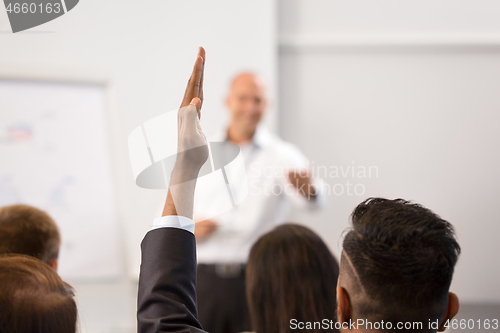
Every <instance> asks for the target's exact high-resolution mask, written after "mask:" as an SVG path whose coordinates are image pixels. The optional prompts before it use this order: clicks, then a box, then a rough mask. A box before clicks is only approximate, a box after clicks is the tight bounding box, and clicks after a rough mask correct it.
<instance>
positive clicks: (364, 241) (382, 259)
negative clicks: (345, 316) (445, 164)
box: [339, 198, 460, 328]
mask: <svg viewBox="0 0 500 333" xmlns="http://www.w3.org/2000/svg"><path fill="white" fill-rule="evenodd" d="M459 254H460V246H459V245H458V243H457V241H456V238H455V234H454V229H453V226H452V225H451V224H450V223H449V222H447V221H445V220H443V219H442V218H440V217H439V216H438V215H436V214H435V213H433V212H432V211H431V210H429V209H427V208H425V207H423V206H421V205H419V204H416V203H411V202H408V201H406V200H403V199H395V200H388V199H382V198H370V199H367V200H365V201H364V202H362V203H361V204H359V205H358V206H357V207H356V208H355V209H354V211H353V213H352V229H351V230H350V231H349V232H348V233H347V234H346V236H345V238H344V242H343V253H342V257H341V274H340V280H339V285H340V286H341V287H344V288H345V289H346V291H347V293H348V294H349V298H350V299H351V302H352V303H353V304H352V307H353V312H355V313H354V316H356V317H358V318H367V319H371V320H385V321H391V322H397V321H402V322H404V321H417V320H420V321H422V322H424V327H423V328H426V327H425V326H426V324H427V323H428V320H429V319H430V320H436V319H438V320H441V319H443V317H444V315H445V313H446V311H447V308H448V295H449V287H450V283H451V280H452V277H453V270H454V267H455V264H456V262H457V260H458V256H459Z"/></svg>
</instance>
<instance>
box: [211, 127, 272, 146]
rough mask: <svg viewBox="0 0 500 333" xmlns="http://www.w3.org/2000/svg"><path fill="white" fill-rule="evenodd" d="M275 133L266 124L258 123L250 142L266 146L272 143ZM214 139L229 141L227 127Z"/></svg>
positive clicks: (213, 139)
mask: <svg viewBox="0 0 500 333" xmlns="http://www.w3.org/2000/svg"><path fill="white" fill-rule="evenodd" d="M274 137H275V135H274V134H273V133H271V132H270V131H269V130H268V129H267V128H266V127H265V126H264V125H258V126H257V129H256V130H255V134H254V135H253V138H252V140H251V141H250V142H249V144H251V145H255V146H257V147H259V148H266V147H268V146H270V145H272V143H273V141H274ZM211 139H212V141H218V142H220V141H228V138H227V128H226V130H223V131H220V132H218V133H217V134H216V135H214V136H213V137H212V138H211Z"/></svg>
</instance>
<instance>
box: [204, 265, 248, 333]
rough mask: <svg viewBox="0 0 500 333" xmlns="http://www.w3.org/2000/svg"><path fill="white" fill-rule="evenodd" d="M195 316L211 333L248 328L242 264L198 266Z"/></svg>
mask: <svg viewBox="0 0 500 333" xmlns="http://www.w3.org/2000/svg"><path fill="white" fill-rule="evenodd" d="M196 293H197V298H198V320H199V322H200V323H201V325H202V327H203V329H204V330H205V331H207V332H210V333H237V332H243V331H251V325H250V316H249V314H248V306H247V301H246V296H245V267H244V265H241V266H240V265H204V264H199V265H198V270H197V282H196Z"/></svg>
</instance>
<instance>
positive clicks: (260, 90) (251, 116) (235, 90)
mask: <svg viewBox="0 0 500 333" xmlns="http://www.w3.org/2000/svg"><path fill="white" fill-rule="evenodd" d="M265 90H266V89H265V86H264V83H263V81H262V79H261V78H260V77H259V76H257V75H256V74H254V73H251V72H244V73H240V74H238V75H236V76H235V77H234V79H233V80H232V81H231V86H230V89H229V94H228V97H227V99H226V105H227V108H228V109H229V112H230V114H231V125H230V128H231V130H232V131H234V132H235V134H237V135H243V136H248V135H250V136H251V135H253V133H254V132H255V129H256V128H257V125H258V124H259V122H260V121H261V119H262V116H263V115H264V112H265V110H266V107H267V97H266V91H265Z"/></svg>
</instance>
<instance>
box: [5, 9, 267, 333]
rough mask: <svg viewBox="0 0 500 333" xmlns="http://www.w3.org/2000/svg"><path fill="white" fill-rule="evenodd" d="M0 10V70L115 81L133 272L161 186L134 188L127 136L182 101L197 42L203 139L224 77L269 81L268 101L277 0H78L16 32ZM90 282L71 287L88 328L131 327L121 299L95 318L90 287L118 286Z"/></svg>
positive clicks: (213, 120)
mask: <svg viewBox="0 0 500 333" xmlns="http://www.w3.org/2000/svg"><path fill="white" fill-rule="evenodd" d="M0 7H1V10H0V73H14V74H15V73H21V74H22V75H23V76H27V77H29V76H30V73H36V74H37V75H41V76H43V75H47V76H51V77H54V76H55V77H63V78H64V77H68V78H71V77H76V78H78V77H84V78H90V79H92V78H98V79H99V80H101V81H102V80H104V81H107V82H108V84H109V85H111V86H112V87H113V91H114V97H113V99H114V102H115V104H116V111H117V112H116V114H110V115H108V117H109V120H110V122H112V123H113V124H114V125H115V126H111V125H110V128H111V127H113V128H115V129H116V131H115V132H114V133H115V134H116V137H115V138H112V139H114V141H112V143H111V144H112V152H113V161H112V162H113V170H114V172H115V175H114V176H115V183H116V192H117V198H118V206H119V207H118V211H119V215H120V223H121V225H122V227H123V228H122V232H123V237H124V253H125V257H126V259H127V260H126V265H127V271H128V273H129V275H130V276H131V277H134V278H135V277H136V276H137V273H138V269H139V262H140V257H139V256H140V248H139V245H140V241H141V240H142V237H143V236H144V234H145V233H146V231H147V230H148V229H149V227H150V226H151V225H152V221H153V218H155V217H157V214H158V213H159V212H160V211H159V210H160V202H161V201H162V200H163V198H164V196H165V192H164V191H152V190H144V189H140V188H138V187H137V186H135V184H134V179H133V176H132V172H131V168H130V161H129V156H128V147H127V136H128V134H129V132H130V131H131V130H132V129H134V128H135V127H137V126H139V125H141V124H142V123H143V122H145V121H146V120H149V119H151V118H153V117H154V116H157V115H159V114H160V113H162V112H166V111H170V110H173V109H175V108H177V107H178V106H179V104H180V102H181V99H182V95H183V92H184V87H185V84H186V83H187V80H188V78H189V75H190V72H191V69H192V65H193V62H194V60H195V57H196V52H197V47H198V46H204V47H205V48H206V51H207V59H206V73H205V86H204V87H205V104H204V108H203V109H204V110H203V112H204V116H203V117H202V124H203V127H204V129H205V131H206V132H207V134H208V135H210V133H212V132H214V131H215V130H217V129H218V128H219V127H221V126H223V125H224V123H225V122H226V120H227V117H226V111H225V108H224V105H223V99H224V97H225V93H226V91H227V87H228V83H229V79H230V78H231V76H232V75H234V74H235V73H236V72H237V71H240V70H248V69H250V70H256V71H258V72H259V73H261V74H262V75H263V76H264V77H265V78H266V79H267V81H268V82H269V86H270V89H271V91H270V94H271V98H272V97H273V96H274V94H275V75H276V73H275V72H276V59H277V47H276V40H275V37H276V35H275V30H276V20H275V17H276V13H275V3H274V2H273V1H267V0H257V1H256V0H252V1H237V2H235V1H229V0H215V1H202V0H192V1H160V0H150V1H141V2H138V1H130V0H128V1H126V0H106V1H99V0H82V1H80V2H79V4H78V5H77V6H76V7H75V8H74V9H73V10H71V11H70V12H69V13H68V14H66V15H64V16H62V17H60V18H58V19H56V20H54V21H51V22H48V23H46V24H44V25H42V26H39V27H36V28H34V29H31V30H28V31H25V32H20V33H17V34H12V33H11V32H10V31H9V30H10V27H9V24H8V21H7V15H6V13H5V11H4V9H3V5H0ZM0 112H2V111H1V110H0ZM267 121H268V124H269V126H270V127H271V128H274V127H276V121H275V113H273V112H271V113H270V114H269V117H268V119H267ZM89 163H91V161H89ZM63 237H64V235H63ZM96 288H97V289H96ZM96 288H93V287H92V286H88V285H85V286H82V287H81V288H78V286H77V292H78V291H79V290H81V293H82V294H80V295H81V302H82V309H81V313H89V315H88V316H87V319H86V320H85V321H86V327H87V328H88V329H89V330H91V331H92V332H99V331H107V332H108V331H110V330H111V329H112V328H110V325H112V321H114V322H120V321H121V322H122V324H121V325H119V326H114V327H115V329H116V330H118V331H121V332H122V331H124V326H127V323H130V325H135V316H134V313H133V309H132V308H133V307H134V304H135V300H134V299H129V300H128V302H129V304H128V305H127V306H126V308H127V309H128V310H127V309H124V304H126V303H127V301H125V300H123V299H120V304H119V305H117V306H116V307H115V308H113V306H106V309H103V311H104V312H103V311H101V318H106V315H104V314H105V313H106V311H108V313H110V315H109V316H111V317H112V318H110V319H109V320H108V321H107V322H103V321H102V320H100V319H99V318H97V319H96V317H95V316H93V315H92V314H96V315H97V312H96V311H95V309H94V308H99V309H101V307H100V306H97V307H95V306H96V303H95V302H96V301H97V300H98V299H99V294H100V293H99V292H96V290H98V291H104V292H106V290H111V291H110V293H109V294H101V298H102V299H106V300H109V299H112V298H113V297H114V295H116V294H118V293H119V292H118V291H117V287H116V286H111V285H108V284H106V283H104V284H100V285H99V286H97V287H96ZM130 288H132V289H133V288H134V286H132V287H130ZM118 289H119V288H118ZM120 290H121V289H120ZM126 292H127V293H128V292H130V294H131V295H133V293H134V291H133V290H132V291H126ZM102 304H112V302H111V303H102ZM114 310H115V311H114ZM129 315H130V316H129ZM127 316H129V317H130V318H127ZM117 327H118V328H117ZM130 327H132V326H130ZM83 329H84V330H85V327H83ZM132 330H133V327H132Z"/></svg>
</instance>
